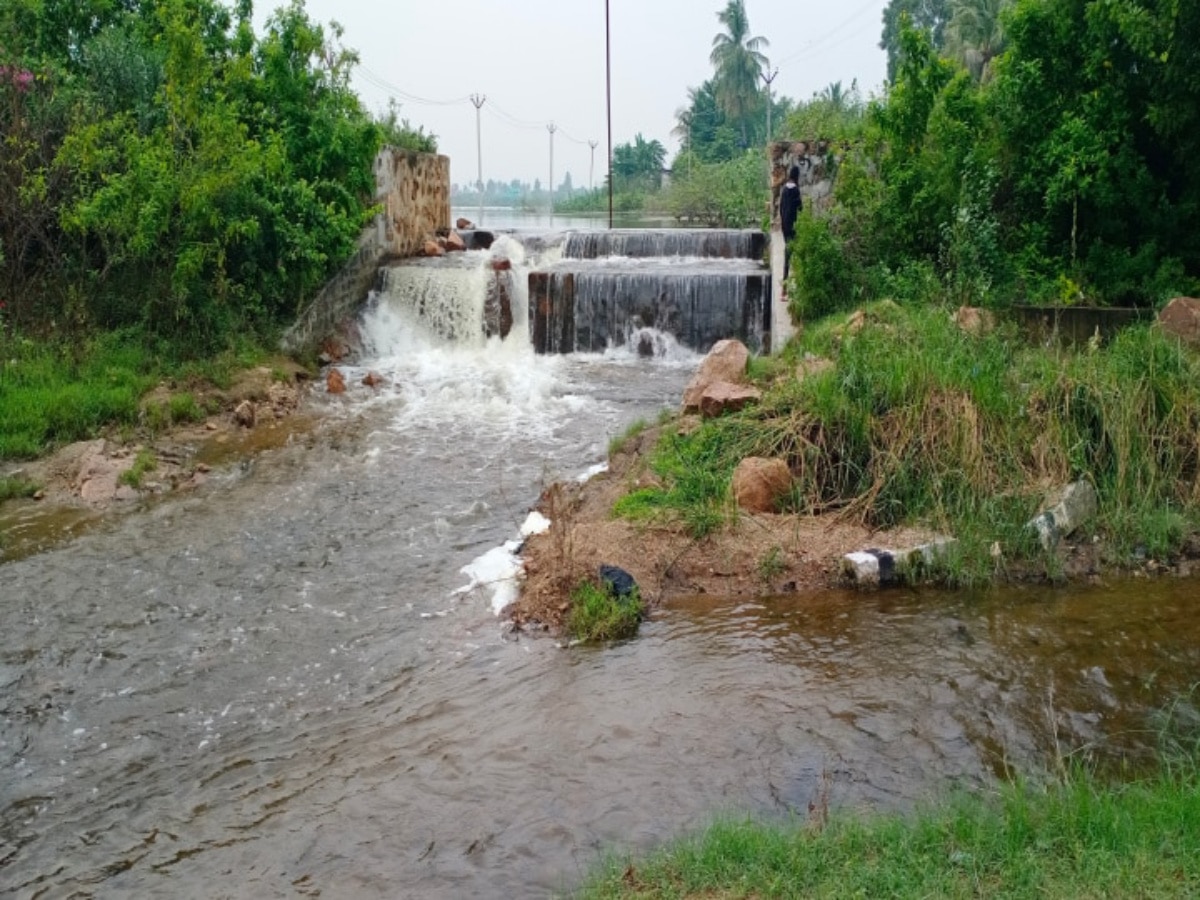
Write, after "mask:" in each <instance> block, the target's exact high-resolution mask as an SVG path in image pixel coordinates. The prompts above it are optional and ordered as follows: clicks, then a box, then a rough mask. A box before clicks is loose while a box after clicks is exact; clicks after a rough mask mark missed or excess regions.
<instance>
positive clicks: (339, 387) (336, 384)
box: [325, 369, 346, 394]
mask: <svg viewBox="0 0 1200 900" xmlns="http://www.w3.org/2000/svg"><path fill="white" fill-rule="evenodd" d="M325 390H327V391H328V392H329V393H331V394H344V393H346V376H345V375H343V374H342V371H341V369H330V370H329V374H327V375H326V376H325Z"/></svg>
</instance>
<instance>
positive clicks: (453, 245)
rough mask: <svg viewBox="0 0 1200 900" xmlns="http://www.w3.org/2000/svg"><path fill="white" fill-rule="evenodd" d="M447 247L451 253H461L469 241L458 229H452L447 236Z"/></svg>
mask: <svg viewBox="0 0 1200 900" xmlns="http://www.w3.org/2000/svg"><path fill="white" fill-rule="evenodd" d="M446 249H447V250H448V251H450V252H451V253H461V252H462V251H464V250H466V249H467V242H466V241H464V240H463V239H462V235H461V234H459V233H458V232H457V231H452V232H450V234H449V235H447V237H446Z"/></svg>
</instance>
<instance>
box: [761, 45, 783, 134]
mask: <svg viewBox="0 0 1200 900" xmlns="http://www.w3.org/2000/svg"><path fill="white" fill-rule="evenodd" d="M767 65H770V63H767ZM758 74H759V76H760V77H761V78H762V80H763V81H765V82H766V83H767V143H768V144H769V143H771V106H772V105H773V104H772V103H771V82H773V81H774V80H775V76H776V75H778V74H779V67H778V66H776V67H775V69H774V70H773V71H772V72H771V74H770V75H767V74H765V73H763V72H759V73H758Z"/></svg>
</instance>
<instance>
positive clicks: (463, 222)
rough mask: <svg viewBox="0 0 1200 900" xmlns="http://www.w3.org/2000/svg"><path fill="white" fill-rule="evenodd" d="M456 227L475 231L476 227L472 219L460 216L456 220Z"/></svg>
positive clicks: (460, 229)
mask: <svg viewBox="0 0 1200 900" xmlns="http://www.w3.org/2000/svg"><path fill="white" fill-rule="evenodd" d="M454 227H455V228H457V229H458V230H459V231H473V230H474V228H475V223H474V222H472V221H471V220H470V219H464V218H462V217H461V216H460V217H459V218H458V219H457V220H455V222H454Z"/></svg>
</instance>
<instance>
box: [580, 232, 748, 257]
mask: <svg viewBox="0 0 1200 900" xmlns="http://www.w3.org/2000/svg"><path fill="white" fill-rule="evenodd" d="M765 248H766V235H765V234H763V232H761V231H758V230H754V229H737V230H734V229H715V228H671V229H661V230H648V229H616V230H613V231H576V232H573V233H572V234H570V235H568V237H567V242H566V248H565V250H564V253H563V255H564V256H565V257H566V258H568V259H602V258H604V257H609V256H630V257H643V258H644V257H667V256H684V257H698V258H701V259H762V256H763V252H764V250H765Z"/></svg>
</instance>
